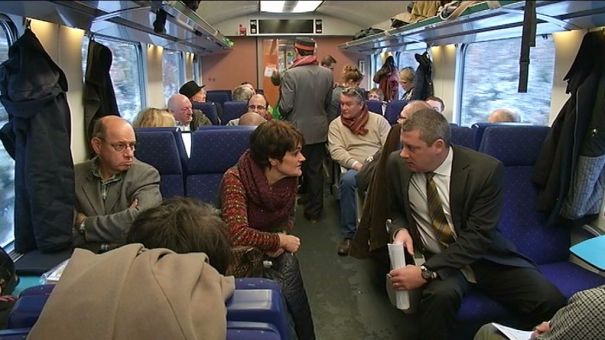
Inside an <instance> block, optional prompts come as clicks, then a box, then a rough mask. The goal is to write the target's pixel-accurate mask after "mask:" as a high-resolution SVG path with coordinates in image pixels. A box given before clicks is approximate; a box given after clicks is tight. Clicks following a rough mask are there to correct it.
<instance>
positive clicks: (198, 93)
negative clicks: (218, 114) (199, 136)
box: [179, 80, 218, 131]
mask: <svg viewBox="0 0 605 340" xmlns="http://www.w3.org/2000/svg"><path fill="white" fill-rule="evenodd" d="M204 86H206V85H202V86H199V85H198V84H197V83H196V82H195V81H193V80H191V81H188V82H186V83H185V84H183V86H181V88H180V89H179V93H180V94H182V95H183V96H185V97H187V98H189V101H190V102H191V105H193V104H194V103H205V102H206V90H204ZM210 118H211V117H208V116H206V114H205V113H204V112H202V110H198V109H193V120H192V121H191V124H190V129H191V131H195V130H197V128H198V127H200V126H202V125H212V120H211V119H210ZM217 119H218V118H217Z"/></svg>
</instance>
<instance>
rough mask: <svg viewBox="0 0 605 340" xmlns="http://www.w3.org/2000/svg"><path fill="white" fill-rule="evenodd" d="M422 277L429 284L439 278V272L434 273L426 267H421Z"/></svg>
mask: <svg viewBox="0 0 605 340" xmlns="http://www.w3.org/2000/svg"><path fill="white" fill-rule="evenodd" d="M420 275H422V278H423V279H425V280H426V281H429V282H430V281H433V280H434V279H436V278H437V272H434V271H432V270H430V269H428V268H427V267H425V266H420Z"/></svg>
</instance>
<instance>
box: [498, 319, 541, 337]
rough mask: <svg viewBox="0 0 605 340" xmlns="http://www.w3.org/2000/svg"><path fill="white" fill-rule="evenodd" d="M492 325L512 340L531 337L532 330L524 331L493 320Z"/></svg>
mask: <svg viewBox="0 0 605 340" xmlns="http://www.w3.org/2000/svg"><path fill="white" fill-rule="evenodd" d="M492 325H493V326H494V327H496V328H497V329H498V330H499V331H500V332H502V334H504V336H506V338H508V339H510V340H529V339H531V333H532V332H531V331H522V330H520V329H515V328H511V327H506V326H503V325H501V324H499V323H495V322H492Z"/></svg>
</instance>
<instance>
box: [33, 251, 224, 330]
mask: <svg viewBox="0 0 605 340" xmlns="http://www.w3.org/2000/svg"><path fill="white" fill-rule="evenodd" d="M234 288H235V286H234V280H233V277H224V276H222V275H220V274H218V272H217V271H216V270H215V269H214V268H212V267H211V266H210V265H209V264H208V263H207V256H206V254H203V253H189V254H176V253H174V252H172V251H170V250H168V249H151V250H146V249H144V248H143V245H141V244H129V245H126V246H123V247H121V248H118V249H115V250H112V251H110V252H107V253H105V254H101V255H95V254H93V253H92V252H90V251H88V250H83V249H76V250H75V252H74V255H73V256H72V258H71V259H70V261H69V264H68V265H67V268H65V271H64V272H63V275H62V277H61V280H60V281H59V283H58V284H57V286H56V287H55V289H54V291H53V293H52V294H51V296H50V298H49V299H48V302H47V303H46V305H45V307H44V310H43V311H42V314H41V315H40V319H39V320H38V322H36V324H35V325H34V327H33V328H32V330H31V332H30V335H29V337H28V339H33V340H36V339H45V340H47V339H96V340H99V339H101V340H102V339H116V340H119V339H124V340H138V339H141V340H143V339H217V340H218V339H221V340H224V339H225V337H226V327H227V321H226V315H227V310H226V307H225V300H227V299H228V298H229V297H230V296H231V295H232V294H233V290H234Z"/></svg>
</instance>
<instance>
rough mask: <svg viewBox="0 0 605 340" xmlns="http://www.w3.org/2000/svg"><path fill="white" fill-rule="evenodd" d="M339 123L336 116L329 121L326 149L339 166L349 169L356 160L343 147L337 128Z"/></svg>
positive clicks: (343, 143)
mask: <svg viewBox="0 0 605 340" xmlns="http://www.w3.org/2000/svg"><path fill="white" fill-rule="evenodd" d="M339 124H340V120H339V119H338V118H336V119H335V120H333V121H332V123H330V128H329V129H328V149H329V150H330V157H332V159H333V160H334V161H336V162H337V163H338V164H339V165H340V166H342V167H345V168H347V169H351V168H352V167H353V164H354V163H355V162H357V161H356V160H355V159H354V158H353V157H352V156H351V154H350V153H349V151H347V149H346V147H345V142H344V139H343V138H342V134H341V133H340V129H339V128H338V127H339ZM357 163H359V162H357Z"/></svg>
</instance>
